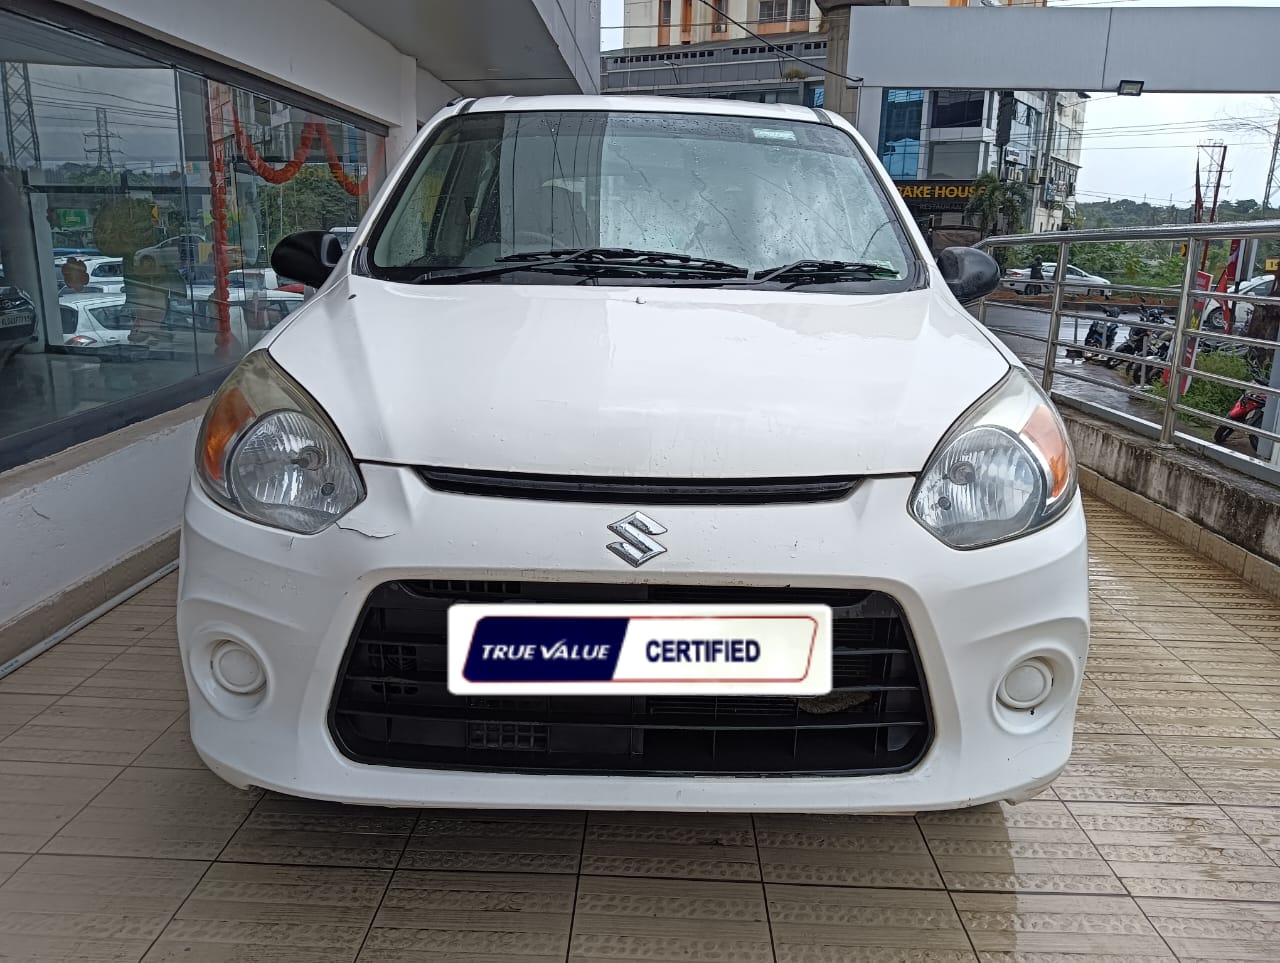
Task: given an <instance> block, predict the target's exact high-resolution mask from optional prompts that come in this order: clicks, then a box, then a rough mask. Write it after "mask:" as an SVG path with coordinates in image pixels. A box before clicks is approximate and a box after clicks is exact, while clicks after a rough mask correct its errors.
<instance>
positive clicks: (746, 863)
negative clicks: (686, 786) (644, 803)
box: [581, 812, 760, 880]
mask: <svg viewBox="0 0 1280 963" xmlns="http://www.w3.org/2000/svg"><path fill="white" fill-rule="evenodd" d="M581 871H582V872H583V873H591V874H594V875H597V876H670V877H675V878H677V879H741V880H756V879H759V878H760V864H759V861H758V859H757V858H756V840H755V833H754V831H753V829H752V825H751V817H750V816H747V815H731V814H727V815H722V814H704V813H617V812H607V813H589V814H588V815H587V829H586V840H585V842H584V844H583V852H582V870H581Z"/></svg>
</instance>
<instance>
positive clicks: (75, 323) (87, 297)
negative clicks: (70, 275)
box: [58, 293, 133, 354]
mask: <svg viewBox="0 0 1280 963" xmlns="http://www.w3.org/2000/svg"><path fill="white" fill-rule="evenodd" d="M58 309H59V311H60V312H61V314H62V336H63V344H64V345H65V346H66V347H68V348H74V349H79V353H82V354H90V353H99V352H100V350H101V349H102V348H103V347H106V346H111V345H122V344H127V343H128V341H129V333H130V332H131V331H132V330H133V311H132V310H131V309H130V308H129V304H128V301H127V300H126V299H125V296H124V295H123V294H120V293H115V294H110V293H88V294H64V295H63V296H62V297H60V298H58Z"/></svg>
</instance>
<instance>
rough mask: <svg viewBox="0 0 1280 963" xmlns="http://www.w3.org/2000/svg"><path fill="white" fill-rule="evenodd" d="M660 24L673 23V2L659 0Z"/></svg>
mask: <svg viewBox="0 0 1280 963" xmlns="http://www.w3.org/2000/svg"><path fill="white" fill-rule="evenodd" d="M658 23H661V24H664V25H665V24H670V23H671V0H659V3H658Z"/></svg>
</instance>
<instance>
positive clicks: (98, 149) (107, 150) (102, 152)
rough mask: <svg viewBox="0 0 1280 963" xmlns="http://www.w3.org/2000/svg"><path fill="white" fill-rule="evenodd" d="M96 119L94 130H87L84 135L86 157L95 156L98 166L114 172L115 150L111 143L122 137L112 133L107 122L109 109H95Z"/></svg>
mask: <svg viewBox="0 0 1280 963" xmlns="http://www.w3.org/2000/svg"><path fill="white" fill-rule="evenodd" d="M94 118H95V120H96V121H97V122H96V124H95V125H94V128H93V130H87V131H85V133H84V137H85V149H84V152H85V156H89V155H93V157H94V158H95V163H96V166H98V167H101V168H102V169H104V170H108V171H114V170H115V169H116V164H115V160H114V156H115V148H113V147H112V146H111V141H112V140H113V139H114V140H118V139H119V138H120V135H119V134H113V133H112V132H111V125H110V123H109V122H108V121H107V108H105V107H95V108H94ZM91 144H92V146H90V145H91Z"/></svg>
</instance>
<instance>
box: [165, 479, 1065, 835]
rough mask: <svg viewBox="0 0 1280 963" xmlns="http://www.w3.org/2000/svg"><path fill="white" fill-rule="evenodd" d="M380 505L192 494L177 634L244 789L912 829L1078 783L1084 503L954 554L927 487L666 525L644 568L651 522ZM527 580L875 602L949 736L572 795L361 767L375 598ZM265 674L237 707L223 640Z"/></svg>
mask: <svg viewBox="0 0 1280 963" xmlns="http://www.w3.org/2000/svg"><path fill="white" fill-rule="evenodd" d="M362 471H363V474H364V477H365V481H366V484H367V486H368V490H369V494H368V498H367V499H366V500H365V501H364V502H363V503H362V504H361V505H360V506H358V507H357V508H356V509H355V510H354V511H352V512H351V514H349V515H348V516H347V517H346V518H344V519H343V520H342V521H341V522H340V523H339V524H338V525H337V526H334V527H331V528H330V529H328V530H326V531H325V532H322V533H321V534H319V535H315V536H309V537H308V536H295V535H290V534H288V533H284V532H278V531H274V530H272V529H268V528H264V527H262V526H259V525H255V524H253V523H251V522H247V521H245V520H243V519H240V518H237V517H235V516H232V515H230V514H228V513H227V512H225V511H223V510H222V509H220V508H218V507H217V506H215V505H214V504H213V503H212V502H210V501H209V500H208V498H207V497H206V496H205V495H204V494H203V492H202V491H200V489H199V487H198V486H196V485H194V484H193V486H192V488H191V491H190V493H189V495H188V499H187V510H186V521H185V524H184V528H183V539H182V558H181V564H182V567H181V575H180V589H179V603H178V632H179V639H180V644H181V648H182V655H183V664H184V668H185V669H186V672H187V680H188V688H189V692H190V697H191V729H192V739H193V741H194V743H195V746H196V749H197V751H198V752H199V753H200V755H201V757H202V758H203V759H204V760H205V762H206V763H207V764H208V765H209V766H210V768H211V769H213V770H214V771H215V772H216V773H218V774H219V775H220V776H222V777H223V778H224V779H226V780H227V781H229V782H232V783H234V784H236V785H240V786H247V785H254V786H260V787H263V788H267V789H273V790H276V791H279V792H283V793H287V794H290V795H298V796H309V797H316V798H322V799H332V800H338V801H342V802H349V803H360V804H372V805H388V806H401V805H403V806H459V807H469V806H473V807H494V808H531V807H532V808H593V809H628V810H632V809H656V810H704V811H706V810H722V811H741V810H757V811H769V810H772V811H813V812H818V811H821V812H853V811H862V812H867V811H873V812H893V811H918V810H925V809H944V808H954V807H960V806H968V805H974V804H977V803H980V802H985V801H989V800H992V799H1016V798H1022V797H1025V796H1026V795H1029V794H1031V793H1033V792H1034V791H1035V790H1036V789H1038V788H1039V787H1040V786H1042V785H1044V784H1045V783H1046V782H1048V781H1049V780H1051V779H1052V778H1053V777H1054V776H1055V775H1056V774H1057V773H1058V772H1059V771H1060V770H1061V768H1062V767H1063V766H1064V765H1065V764H1066V761H1067V758H1068V756H1069V755H1070V751H1071V734H1072V726H1073V722H1074V716H1075V704H1076V697H1077V695H1078V692H1079V686H1080V681H1081V678H1082V676H1083V671H1084V661H1085V654H1086V650H1087V645H1088V585H1087V552H1086V545H1085V529H1084V516H1083V511H1082V509H1081V506H1080V504H1079V500H1078V499H1077V501H1076V503H1075V504H1074V505H1072V507H1071V508H1070V509H1069V510H1068V512H1067V513H1066V515H1065V516H1064V517H1063V518H1061V519H1059V520H1058V521H1057V522H1055V523H1054V524H1053V525H1051V526H1050V527H1049V528H1047V529H1045V530H1043V531H1041V532H1038V533H1036V534H1035V535H1032V536H1029V537H1026V538H1023V539H1019V540H1016V541H1013V542H1009V543H1006V544H1003V545H997V546H993V547H991V548H987V549H982V550H979V551H973V552H957V551H954V550H951V549H948V548H946V547H945V546H943V545H942V544H941V543H939V542H938V541H937V540H936V539H934V538H933V537H932V536H930V535H929V534H928V533H927V532H925V531H924V529H922V528H921V527H920V526H919V525H917V524H916V523H915V522H914V521H912V520H911V519H910V518H909V517H908V516H907V513H906V510H905V506H906V504H907V500H908V497H909V495H910V491H911V487H912V484H913V480H912V479H910V478H883V479H872V480H869V481H867V482H865V483H863V484H862V485H861V486H859V487H858V488H857V489H856V490H855V491H854V493H853V494H852V495H851V496H850V497H849V498H847V499H844V500H841V501H835V502H824V503H816V504H792V505H746V506H674V505H673V506H661V507H660V508H658V507H655V508H654V509H652V512H653V513H654V514H655V515H659V516H660V520H661V522H662V524H663V525H664V526H666V528H667V529H668V533H667V534H666V535H664V536H663V541H664V543H665V544H666V547H667V552H666V553H665V554H664V555H661V556H659V557H658V558H655V559H654V560H653V561H651V562H649V563H648V564H647V565H645V566H644V568H642V569H638V570H632V569H631V568H629V567H628V566H627V565H625V564H624V563H623V562H621V561H619V560H618V559H616V558H615V557H614V556H613V555H612V554H611V553H609V552H608V551H606V550H605V545H606V544H607V543H608V542H609V541H611V540H613V536H612V535H611V534H610V533H609V531H608V530H607V528H606V526H607V525H608V524H609V523H610V522H613V521H616V520H617V519H618V518H620V517H622V516H623V515H625V514H627V513H628V512H629V511H631V510H632V508H634V506H627V505H614V504H582V503H567V502H553V501H528V500H522V499H509V498H488V497H477V496H471V495H458V494H447V493H442V492H438V491H434V490H432V489H430V488H428V487H427V486H426V485H425V484H423V482H422V480H421V479H420V478H419V477H418V476H417V475H416V474H415V473H414V472H412V471H411V470H409V469H404V468H396V467H391V466H378V465H365V466H362ZM414 578H417V579H421V578H432V579H459V580H463V579H510V580H521V581H539V580H554V581H571V582H597V583H600V582H635V581H643V582H650V583H664V584H681V583H683V584H698V585H719V586H727V585H803V586H809V587H833V588H837V587H847V588H860V589H870V590H875V591H880V592H883V593H886V594H888V595H890V596H892V597H893V598H895V599H896V600H897V601H898V603H899V604H900V605H901V607H902V609H903V611H904V612H905V614H906V618H907V621H908V623H909V624H910V626H911V629H912V632H913V634H914V637H915V642H916V646H917V650H918V653H919V658H920V662H921V664H922V666H923V670H924V674H925V676H926V679H927V682H928V688H929V693H930V698H931V701H932V710H933V721H934V726H935V733H934V738H933V742H932V745H931V747H930V749H929V751H928V753H927V754H926V755H925V757H924V758H923V759H922V760H921V762H920V763H919V764H918V765H916V766H915V767H914V768H913V769H911V770H910V771H908V772H902V773H895V774H888V775H866V776H854V777H842V776H816V777H770V778H754V777H742V776H734V777H717V776H697V777H679V776H640V775H636V776H632V775H617V776H613V775H609V776H605V775H600V776H597V775H571V774H570V775H559V774H544V773H538V774H525V773H494V772H465V771H443V770H423V769H410V768H397V767H392V766H381V765H364V764H361V763H357V762H353V761H352V760H350V759H348V758H346V757H345V756H344V755H343V754H342V753H341V752H340V751H339V749H338V748H337V746H336V745H335V744H334V742H333V739H332V738H331V736H330V733H329V727H328V725H327V722H326V720H327V713H328V710H329V706H330V700H331V698H332V695H333V690H334V685H335V681H336V679H337V676H338V673H339V671H340V667H341V665H342V663H343V659H344V656H345V653H346V651H347V647H348V644H349V642H350V638H351V632H352V627H353V623H354V621H355V619H356V618H357V616H358V614H359V612H360V611H361V609H362V607H363V605H364V602H365V600H366V598H367V597H368V596H369V594H370V592H371V591H372V590H373V589H374V588H375V587H376V586H378V585H380V584H382V583H384V582H388V581H393V580H397V579H414ZM226 638H231V639H235V640H237V641H239V642H241V643H243V644H245V645H247V646H249V647H250V648H252V649H253V650H254V651H255V652H256V653H257V655H258V656H259V658H260V659H261V660H262V662H263V664H264V665H265V667H266V673H267V679H268V681H267V685H266V687H265V689H264V690H263V694H262V695H261V696H260V697H259V698H258V701H257V702H256V703H255V704H253V705H251V706H248V707H246V705H245V704H244V703H243V702H242V701H241V702H237V701H236V700H230V701H228V700H226V699H221V698H220V697H219V695H218V692H217V690H216V686H215V685H214V684H213V682H212V680H211V677H210V673H209V671H208V664H209V656H210V652H211V651H212V648H213V646H215V645H216V643H217V642H218V640H220V639H226ZM1032 655H1039V656H1041V657H1043V658H1047V659H1049V660H1050V661H1051V662H1052V663H1053V665H1054V667H1055V683H1054V691H1053V695H1052V696H1051V698H1050V700H1049V701H1048V702H1047V703H1046V704H1045V705H1044V706H1042V707H1041V708H1040V709H1039V710H1037V713H1036V714H1035V715H1028V714H1027V713H1025V712H1016V711H1011V710H1008V709H1006V708H1005V707H1004V706H1002V705H1001V704H1000V703H999V702H998V700H997V699H996V688H997V686H998V684H999V682H1000V679H1001V678H1002V677H1003V676H1004V674H1005V673H1006V672H1007V671H1008V670H1009V669H1010V668H1012V667H1013V666H1014V665H1015V664H1017V663H1018V662H1020V661H1021V660H1023V659H1025V658H1027V657H1029V656H1032Z"/></svg>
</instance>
